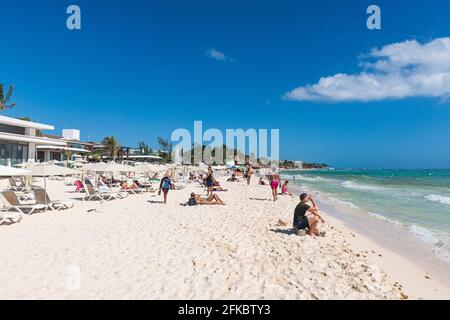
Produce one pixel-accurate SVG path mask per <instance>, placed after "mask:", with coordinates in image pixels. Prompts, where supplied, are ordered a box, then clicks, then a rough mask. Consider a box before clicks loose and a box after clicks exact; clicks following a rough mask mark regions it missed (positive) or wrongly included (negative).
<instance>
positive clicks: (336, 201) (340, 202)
mask: <svg viewBox="0 0 450 320" xmlns="http://www.w3.org/2000/svg"><path fill="white" fill-rule="evenodd" d="M322 195H323V196H324V197H325V198H326V200H328V201H331V202H333V203H334V204H337V205H340V206H343V207H347V208H351V209H359V207H358V206H357V205H356V204H354V203H352V202H350V201H344V200H339V199H336V198H334V197H332V196H330V195H329V194H327V193H322Z"/></svg>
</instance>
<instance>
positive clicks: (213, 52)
mask: <svg viewBox="0 0 450 320" xmlns="http://www.w3.org/2000/svg"><path fill="white" fill-rule="evenodd" d="M206 56H207V57H209V58H212V59H215V60H217V61H228V62H234V59H233V58H231V57H229V56H227V55H226V54H225V53H223V52H221V51H219V50H217V49H214V48H212V49H208V50H206Z"/></svg>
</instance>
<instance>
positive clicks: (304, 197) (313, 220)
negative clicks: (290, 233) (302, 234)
mask: <svg viewBox="0 0 450 320" xmlns="http://www.w3.org/2000/svg"><path fill="white" fill-rule="evenodd" d="M308 202H311V204H312V207H311V206H310V205H308ZM318 212H319V208H318V206H317V204H316V201H315V200H314V199H313V198H312V197H311V196H309V195H308V194H306V193H302V194H301V195H300V203H299V204H298V205H297V206H296V207H295V210H294V221H293V227H294V228H295V229H297V230H305V229H307V230H308V231H307V234H309V235H315V236H324V235H325V232H319V230H317V225H318V224H319V221H321V222H322V223H324V222H325V221H324V220H323V219H322V217H321V216H320V215H319V213H318ZM307 213H310V214H308V215H307Z"/></svg>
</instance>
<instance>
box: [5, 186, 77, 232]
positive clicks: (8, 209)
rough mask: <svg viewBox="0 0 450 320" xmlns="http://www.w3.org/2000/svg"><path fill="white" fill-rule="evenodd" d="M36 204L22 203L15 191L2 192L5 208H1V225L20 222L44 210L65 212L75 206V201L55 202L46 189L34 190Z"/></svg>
mask: <svg viewBox="0 0 450 320" xmlns="http://www.w3.org/2000/svg"><path fill="white" fill-rule="evenodd" d="M33 194H34V199H35V202H34V203H22V202H21V201H20V200H19V198H18V196H17V194H16V193H15V192H14V191H13V190H6V191H2V193H1V195H2V198H3V203H4V205H5V206H4V207H2V208H0V224H2V223H4V222H18V221H20V220H21V219H22V217H23V216H24V215H25V214H28V215H29V214H33V213H35V212H37V211H42V210H51V211H54V210H65V209H70V208H72V207H73V206H74V202H73V201H58V200H57V201H53V200H51V199H50V197H49V196H48V194H47V192H46V191H45V190H44V189H35V190H33Z"/></svg>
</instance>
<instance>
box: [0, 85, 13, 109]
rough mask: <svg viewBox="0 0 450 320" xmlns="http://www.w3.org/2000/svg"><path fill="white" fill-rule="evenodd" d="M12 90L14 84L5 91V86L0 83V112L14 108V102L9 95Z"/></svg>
mask: <svg viewBox="0 0 450 320" xmlns="http://www.w3.org/2000/svg"><path fill="white" fill-rule="evenodd" d="M13 92H14V85H10V86H9V90H8V92H6V93H5V88H4V86H3V84H2V83H0V112H2V111H5V110H6V109H10V108H14V107H15V106H16V103H15V102H11V97H12V94H13Z"/></svg>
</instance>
